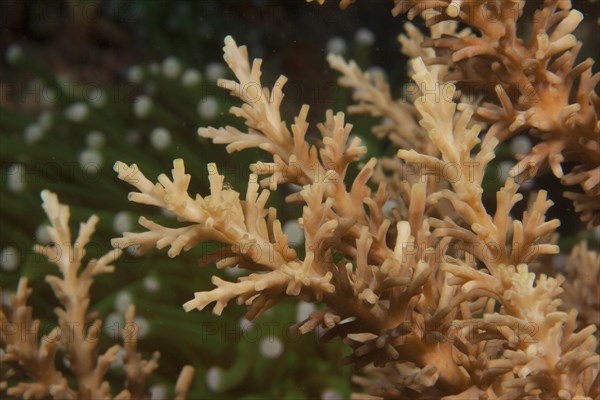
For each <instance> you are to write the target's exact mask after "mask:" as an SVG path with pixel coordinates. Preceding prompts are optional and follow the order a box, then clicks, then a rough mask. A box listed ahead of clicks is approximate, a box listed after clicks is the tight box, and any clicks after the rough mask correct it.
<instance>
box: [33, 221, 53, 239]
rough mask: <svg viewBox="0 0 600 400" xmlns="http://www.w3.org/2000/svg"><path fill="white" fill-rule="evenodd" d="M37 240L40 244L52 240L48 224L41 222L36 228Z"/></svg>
mask: <svg viewBox="0 0 600 400" xmlns="http://www.w3.org/2000/svg"><path fill="white" fill-rule="evenodd" d="M35 240H36V241H37V242H38V243H39V244H49V243H50V242H52V238H51V237H50V234H49V233H48V225H46V224H41V225H39V226H38V227H37V228H36V230H35Z"/></svg>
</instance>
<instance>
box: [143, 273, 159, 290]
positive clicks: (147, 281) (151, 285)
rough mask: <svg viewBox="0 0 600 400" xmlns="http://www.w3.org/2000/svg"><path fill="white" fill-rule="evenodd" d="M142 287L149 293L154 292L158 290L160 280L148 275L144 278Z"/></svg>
mask: <svg viewBox="0 0 600 400" xmlns="http://www.w3.org/2000/svg"><path fill="white" fill-rule="evenodd" d="M143 283H144V288H145V289H146V290H147V291H149V292H150V293H155V292H158V291H159V290H160V281H159V280H158V278H156V277H155V276H152V275H148V276H147V277H145V278H144V281H143Z"/></svg>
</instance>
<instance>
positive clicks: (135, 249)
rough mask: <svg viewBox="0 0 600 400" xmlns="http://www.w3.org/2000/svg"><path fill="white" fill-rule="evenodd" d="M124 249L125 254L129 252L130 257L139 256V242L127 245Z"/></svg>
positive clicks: (140, 253)
mask: <svg viewBox="0 0 600 400" xmlns="http://www.w3.org/2000/svg"><path fill="white" fill-rule="evenodd" d="M125 251H126V252H127V254H129V255H130V256H132V257H139V256H141V255H142V252H141V251H140V245H139V244H133V245H131V246H127V248H126V249H125Z"/></svg>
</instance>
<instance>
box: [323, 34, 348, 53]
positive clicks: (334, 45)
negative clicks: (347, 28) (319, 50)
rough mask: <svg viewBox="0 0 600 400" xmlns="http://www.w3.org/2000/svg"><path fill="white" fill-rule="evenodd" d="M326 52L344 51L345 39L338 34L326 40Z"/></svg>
mask: <svg viewBox="0 0 600 400" xmlns="http://www.w3.org/2000/svg"><path fill="white" fill-rule="evenodd" d="M326 48H327V52H328V53H333V54H343V53H345V52H346V41H345V40H344V39H342V38H341V37H339V36H334V37H332V38H331V39H329V40H328V41H327V45H326Z"/></svg>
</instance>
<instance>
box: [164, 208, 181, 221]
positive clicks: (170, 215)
mask: <svg viewBox="0 0 600 400" xmlns="http://www.w3.org/2000/svg"><path fill="white" fill-rule="evenodd" d="M160 213H161V214H162V215H164V216H165V217H167V218H171V219H175V218H177V214H175V213H174V212H173V211H171V210H167V209H166V208H161V209H160Z"/></svg>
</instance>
